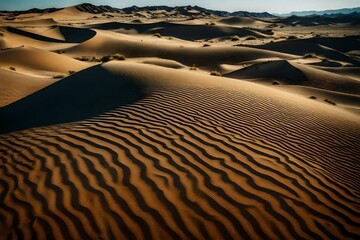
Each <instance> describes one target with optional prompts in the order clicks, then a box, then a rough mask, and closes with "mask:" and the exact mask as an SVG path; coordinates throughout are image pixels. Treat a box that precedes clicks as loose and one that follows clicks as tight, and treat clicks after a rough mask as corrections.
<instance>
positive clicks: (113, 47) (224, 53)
mask: <svg viewBox="0 0 360 240" xmlns="http://www.w3.org/2000/svg"><path fill="white" fill-rule="evenodd" d="M139 40H140V39H136V41H135V40H132V41H129V40H127V39H124V36H123V35H122V34H116V35H107V34H106V33H104V32H98V33H97V35H96V36H95V37H94V38H92V39H90V40H88V41H86V42H84V43H81V44H79V45H77V46H74V47H71V48H67V49H66V50H65V51H66V53H67V54H69V55H73V56H79V55H80V56H81V55H93V54H94V53H96V54H98V55H106V54H116V53H122V54H124V55H125V56H127V57H158V58H163V59H171V60H175V61H178V62H180V63H182V64H185V65H192V64H197V65H199V66H204V65H205V66H206V65H211V64H223V63H237V62H243V61H250V60H255V59H258V58H270V57H278V58H281V59H290V58H294V57H295V56H294V55H290V54H284V53H278V52H274V51H268V50H262V49H255V48H250V47H232V48H229V47H210V48H203V47H174V45H169V44H168V43H167V44H162V45H160V44H153V43H148V42H139Z"/></svg>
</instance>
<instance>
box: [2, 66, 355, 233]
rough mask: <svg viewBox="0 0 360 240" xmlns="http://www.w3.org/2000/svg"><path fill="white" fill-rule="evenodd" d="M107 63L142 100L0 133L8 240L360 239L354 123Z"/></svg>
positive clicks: (286, 102) (234, 87) (263, 90)
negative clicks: (134, 84) (77, 118)
mask: <svg viewBox="0 0 360 240" xmlns="http://www.w3.org/2000/svg"><path fill="white" fill-rule="evenodd" d="M103 68H104V69H105V70H107V71H108V72H109V74H113V75H114V76H116V77H117V78H118V79H119V80H120V79H123V80H124V79H126V81H135V82H137V83H138V84H139V87H140V88H141V89H144V90H146V91H145V92H146V95H145V97H144V98H142V99H140V100H138V101H136V102H135V103H132V104H127V105H122V106H119V107H118V108H116V109H114V110H112V111H109V112H107V113H105V114H102V115H101V116H98V117H95V118H91V119H87V120H84V121H79V122H74V123H66V124H62V125H53V126H49V127H41V128H34V129H28V130H24V131H20V132H13V133H9V134H5V135H1V136H0V160H1V162H2V165H1V167H0V183H1V184H0V187H1V191H0V193H1V194H0V198H1V201H0V204H1V205H0V206H1V207H0V232H1V233H2V236H4V238H35V239H37V238H50V239H54V238H58V239H84V238H85V239H86V238H89V239H90V238H92V239H93V238H106V239H112V238H113V239H151V238H154V239H358V238H359V237H360V234H359V228H360V204H359V197H360V188H359V186H360V182H359V178H358V175H359V159H358V156H359V155H360V147H359V146H360V139H359V134H360V132H359V129H360V126H359V123H360V121H359V118H358V117H357V116H355V115H352V114H350V113H347V112H346V111H343V110H341V109H338V108H336V107H333V106H327V105H324V104H319V103H316V102H313V101H311V100H306V99H303V98H301V97H298V96H296V95H292V94H287V93H281V92H280V91H277V90H274V89H271V88H267V87H264V86H260V85H256V84H253V83H249V82H243V81H236V80H233V79H226V78H218V77H208V76H203V75H201V74H196V73H186V72H179V71H178V70H173V69H167V68H161V67H154V66H148V65H139V64H134V63H108V64H105V65H103ZM100 70H101V69H99V71H100ZM86 71H87V70H85V71H84V72H86ZM89 78H91V76H89ZM62 81H64V80H62ZM68 84H69V85H71V82H69V83H68ZM280 93H281V94H280ZM79 94H81V91H79ZM28 99H31V98H28ZM45 100H46V98H45ZM55 108H56V106H55ZM60 110H61V106H60V107H59V111H60ZM5 220H6V221H5Z"/></svg>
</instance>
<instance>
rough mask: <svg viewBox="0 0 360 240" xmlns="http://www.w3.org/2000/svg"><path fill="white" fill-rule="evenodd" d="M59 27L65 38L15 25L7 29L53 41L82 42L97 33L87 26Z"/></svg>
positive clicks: (29, 36)
mask: <svg viewBox="0 0 360 240" xmlns="http://www.w3.org/2000/svg"><path fill="white" fill-rule="evenodd" d="M53 27H54V28H56V27H57V26H53ZM58 28H59V30H60V32H61V34H62V35H63V36H64V38H65V40H59V39H55V38H50V37H46V36H42V35H39V34H35V33H31V32H27V31H24V30H21V29H18V28H13V27H7V30H8V31H9V32H11V33H15V34H18V35H22V36H25V37H28V38H32V39H35V40H38V41H43V42H53V43H82V42H84V41H87V40H89V39H90V38H92V37H94V36H95V35H96V32H95V31H93V30H90V29H85V28H73V27H64V26H58Z"/></svg>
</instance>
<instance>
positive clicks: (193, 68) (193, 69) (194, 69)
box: [190, 64, 198, 71]
mask: <svg viewBox="0 0 360 240" xmlns="http://www.w3.org/2000/svg"><path fill="white" fill-rule="evenodd" d="M190 70H192V71H196V70H198V68H197V67H196V66H195V64H194V65H192V67H190Z"/></svg>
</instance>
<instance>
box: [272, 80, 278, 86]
mask: <svg viewBox="0 0 360 240" xmlns="http://www.w3.org/2000/svg"><path fill="white" fill-rule="evenodd" d="M272 85H280V83H279V82H277V81H275V82H273V83H272Z"/></svg>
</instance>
